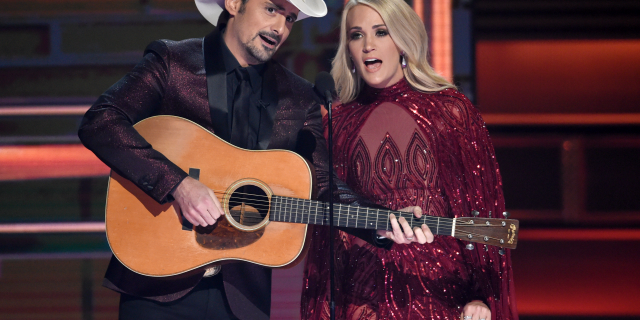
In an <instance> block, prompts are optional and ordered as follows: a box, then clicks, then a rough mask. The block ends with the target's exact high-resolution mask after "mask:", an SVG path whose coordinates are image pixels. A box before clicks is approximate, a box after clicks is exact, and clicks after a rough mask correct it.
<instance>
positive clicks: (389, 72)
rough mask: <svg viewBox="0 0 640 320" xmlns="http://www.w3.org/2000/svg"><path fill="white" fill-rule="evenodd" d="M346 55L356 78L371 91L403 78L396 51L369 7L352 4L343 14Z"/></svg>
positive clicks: (387, 33)
mask: <svg viewBox="0 0 640 320" xmlns="http://www.w3.org/2000/svg"><path fill="white" fill-rule="evenodd" d="M347 39H348V40H347V41H348V48H349V55H350V56H351V60H353V63H354V65H355V67H356V72H357V73H358V75H360V76H361V77H362V79H364V81H365V82H366V83H367V84H368V85H369V86H372V87H374V88H386V87H388V86H391V85H394V84H395V83H396V82H398V81H400V79H402V78H403V77H404V74H403V73H402V67H401V65H400V50H399V49H398V48H397V47H396V44H395V43H394V42H393V39H391V36H389V31H388V30H387V26H386V25H385V23H384V21H383V20H382V17H380V15H379V14H378V12H377V11H375V10H374V9H373V8H371V7H369V6H366V5H356V6H355V7H353V8H351V10H349V13H348V14H347Z"/></svg>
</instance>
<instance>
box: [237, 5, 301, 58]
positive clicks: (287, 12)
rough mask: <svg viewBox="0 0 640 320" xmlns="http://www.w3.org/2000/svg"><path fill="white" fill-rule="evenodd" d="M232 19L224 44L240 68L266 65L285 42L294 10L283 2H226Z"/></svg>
mask: <svg viewBox="0 0 640 320" xmlns="http://www.w3.org/2000/svg"><path fill="white" fill-rule="evenodd" d="M226 6H227V10H228V11H229V13H231V15H232V16H233V17H234V18H232V19H231V20H230V21H229V24H228V25H227V29H226V31H225V35H224V39H225V43H226V44H227V46H228V47H229V49H230V50H231V52H232V53H233V54H234V56H235V57H236V59H237V60H238V62H239V63H240V65H242V66H246V65H248V64H259V63H263V62H267V61H268V60H269V59H271V57H272V56H273V54H274V53H275V52H276V50H278V48H279V47H280V45H281V44H282V43H283V42H284V41H285V40H286V39H287V37H288V36H289V33H290V32H291V28H292V27H293V23H294V22H295V21H296V19H297V17H298V12H299V11H300V10H298V8H296V7H295V6H294V5H292V4H291V3H289V2H288V1H286V0H248V1H247V2H246V3H245V4H244V5H243V4H242V1H241V0H227V2H226Z"/></svg>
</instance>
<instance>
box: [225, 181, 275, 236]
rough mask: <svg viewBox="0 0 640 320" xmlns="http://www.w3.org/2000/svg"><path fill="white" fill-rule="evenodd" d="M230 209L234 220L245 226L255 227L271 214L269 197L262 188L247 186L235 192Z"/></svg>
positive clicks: (230, 199)
mask: <svg viewBox="0 0 640 320" xmlns="http://www.w3.org/2000/svg"><path fill="white" fill-rule="evenodd" d="M229 208H230V210H229V212H230V213H231V217H232V218H233V220H235V221H236V222H238V223H239V224H241V225H244V226H249V227H250V226H254V225H256V224H259V223H260V222H262V221H263V220H264V219H265V218H266V216H267V214H268V213H269V197H268V196H267V194H266V193H265V192H264V191H263V190H262V189H261V188H259V187H257V186H253V185H245V186H242V187H240V188H238V189H236V190H235V191H234V192H233V194H232V195H231V197H230V198H229Z"/></svg>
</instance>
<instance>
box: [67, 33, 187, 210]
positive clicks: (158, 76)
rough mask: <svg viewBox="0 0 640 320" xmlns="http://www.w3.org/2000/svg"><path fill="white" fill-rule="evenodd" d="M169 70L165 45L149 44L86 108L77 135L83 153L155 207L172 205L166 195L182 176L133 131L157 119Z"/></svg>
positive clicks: (160, 43)
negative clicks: (132, 185) (141, 123)
mask: <svg viewBox="0 0 640 320" xmlns="http://www.w3.org/2000/svg"><path fill="white" fill-rule="evenodd" d="M169 65H170V52H169V50H168V48H167V46H166V44H164V43H163V42H161V41H155V42H153V43H151V44H150V45H149V46H147V49H146V50H145V54H144V58H143V59H142V61H140V62H139V63H138V64H137V65H136V66H135V67H134V68H133V70H132V71H130V72H129V73H128V74H127V75H125V76H124V77H123V78H122V79H120V80H119V81H118V82H117V83H115V84H114V85H113V86H111V87H110V88H109V89H108V90H107V91H106V92H104V93H103V94H102V95H101V96H100V97H99V98H98V100H97V101H96V102H95V103H94V104H93V106H91V108H90V109H89V110H88V111H87V113H86V114H85V115H84V118H83V119H82V122H81V124H80V128H79V130H78V136H79V137H80V140H81V141H82V143H83V144H84V145H85V147H87V148H88V149H89V150H91V151H92V152H93V153H95V154H96V156H97V157H98V158H99V159H100V160H102V161H103V162H104V163H105V164H106V165H108V166H109V167H110V168H111V169H112V170H113V171H114V172H116V173H118V174H119V175H121V176H123V177H125V178H126V179H128V180H130V181H132V182H133V183H135V184H136V185H137V186H138V187H139V188H140V189H141V190H143V191H144V192H145V193H146V194H148V195H149V196H151V197H152V198H153V199H155V200H156V201H158V202H159V203H165V202H167V201H169V200H171V199H170V196H168V195H169V193H170V192H171V191H172V190H173V189H174V188H175V187H176V186H177V185H178V184H179V183H180V182H181V181H182V180H183V179H184V178H185V177H186V176H187V173H186V172H184V171H183V170H182V169H180V168H179V167H178V166H176V165H175V164H173V163H172V162H171V161H169V160H168V159H167V158H166V157H165V156H163V155H162V154H161V153H159V152H158V151H156V150H154V149H153V148H152V146H151V145H150V144H149V143H148V142H147V141H146V140H145V139H144V138H142V136H140V134H138V132H137V131H136V130H135V129H134V127H133V125H134V124H135V123H137V122H139V121H141V120H143V119H145V118H147V117H150V116H153V115H155V114H157V110H158V108H159V107H160V105H161V103H162V99H163V95H164V92H165V90H166V87H167V83H168V77H169V76H170V74H169Z"/></svg>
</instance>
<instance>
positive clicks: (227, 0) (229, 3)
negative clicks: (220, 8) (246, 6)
mask: <svg viewBox="0 0 640 320" xmlns="http://www.w3.org/2000/svg"><path fill="white" fill-rule="evenodd" d="M241 5H242V0H224V7H225V8H226V9H227V11H229V13H230V14H231V15H232V16H235V15H237V14H238V11H240V6H241Z"/></svg>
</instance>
